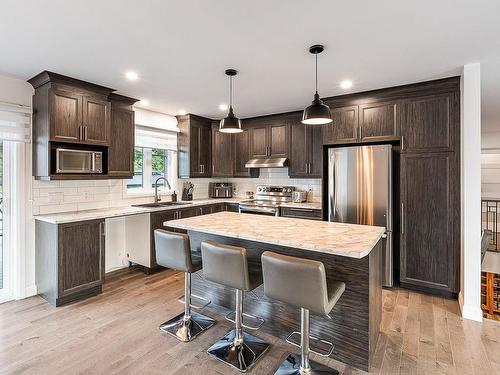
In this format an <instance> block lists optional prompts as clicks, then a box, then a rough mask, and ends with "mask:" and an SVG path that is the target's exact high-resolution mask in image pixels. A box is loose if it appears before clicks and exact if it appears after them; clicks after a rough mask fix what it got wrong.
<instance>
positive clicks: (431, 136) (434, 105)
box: [401, 93, 460, 152]
mask: <svg viewBox="0 0 500 375" xmlns="http://www.w3.org/2000/svg"><path fill="white" fill-rule="evenodd" d="M458 106H459V103H458V94H456V93H447V94H440V95H431V96H424V97H418V98H412V99H407V100H405V101H403V103H402V116H401V136H402V138H401V149H402V151H404V152H421V151H453V150H454V149H455V142H454V139H455V134H454V132H455V129H457V128H458V126H457V123H458V121H460V119H459V118H458V112H459V111H458ZM455 151H458V150H455Z"/></svg>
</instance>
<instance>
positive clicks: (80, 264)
mask: <svg viewBox="0 0 500 375" xmlns="http://www.w3.org/2000/svg"><path fill="white" fill-rule="evenodd" d="M104 236H105V228H104V219H102V220H90V221H81V222H75V223H65V224H51V223H46V222H43V221H39V220H37V221H36V224H35V239H36V282H37V287H38V292H39V293H40V294H41V295H42V297H43V298H45V299H46V300H47V301H48V302H50V303H51V304H53V305H55V306H60V305H63V304H65V303H68V302H71V301H74V300H76V299H80V298H83V297H87V296H89V295H93V294H97V293H100V292H101V287H102V284H103V283H104V246H105V238H104Z"/></svg>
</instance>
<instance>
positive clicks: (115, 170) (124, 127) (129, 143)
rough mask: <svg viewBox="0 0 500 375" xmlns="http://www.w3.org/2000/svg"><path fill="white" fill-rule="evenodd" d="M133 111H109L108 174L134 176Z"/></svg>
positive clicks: (119, 109)
mask: <svg viewBox="0 0 500 375" xmlns="http://www.w3.org/2000/svg"><path fill="white" fill-rule="evenodd" d="M134 126H135V122H134V111H131V110H128V109H123V108H113V107H112V109H111V133H112V134H113V136H112V137H111V139H110V142H109V149H108V160H109V161H108V174H109V175H110V176H119V177H132V176H133V175H134Z"/></svg>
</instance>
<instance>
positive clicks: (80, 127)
mask: <svg viewBox="0 0 500 375" xmlns="http://www.w3.org/2000/svg"><path fill="white" fill-rule="evenodd" d="M78 139H80V140H83V126H81V125H80V126H79V127H78Z"/></svg>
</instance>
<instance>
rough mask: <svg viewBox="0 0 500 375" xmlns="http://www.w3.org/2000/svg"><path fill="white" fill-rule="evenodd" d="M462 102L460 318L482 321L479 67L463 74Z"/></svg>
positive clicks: (468, 68) (470, 68)
mask: <svg viewBox="0 0 500 375" xmlns="http://www.w3.org/2000/svg"><path fill="white" fill-rule="evenodd" d="M461 84H462V95H461V98H462V103H461V114H462V121H461V151H462V153H461V155H462V170H461V186H462V212H461V222H462V230H461V233H462V239H461V292H460V295H459V302H460V307H461V310H462V316H463V317H464V318H467V319H472V320H477V321H481V320H482V311H481V250H480V243H481V230H480V229H481V228H480V225H479V223H480V222H481V68H480V64H479V63H474V64H468V65H465V66H464V68H463V73H462V82H461Z"/></svg>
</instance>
